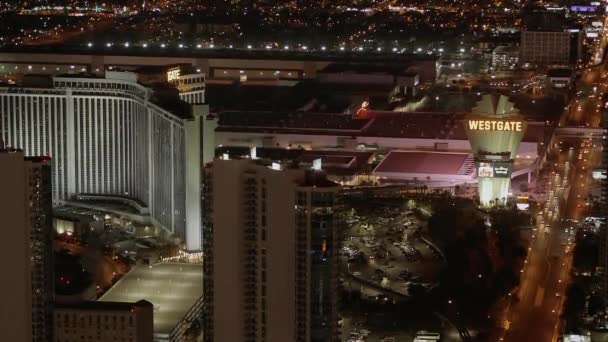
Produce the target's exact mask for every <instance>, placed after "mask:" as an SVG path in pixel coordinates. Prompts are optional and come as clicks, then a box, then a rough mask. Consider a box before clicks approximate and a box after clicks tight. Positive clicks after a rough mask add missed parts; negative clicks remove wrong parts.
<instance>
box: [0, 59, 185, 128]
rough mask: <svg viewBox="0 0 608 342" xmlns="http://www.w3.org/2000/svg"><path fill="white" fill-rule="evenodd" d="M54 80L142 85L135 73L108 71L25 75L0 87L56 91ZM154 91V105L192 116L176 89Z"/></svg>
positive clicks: (161, 88) (180, 115)
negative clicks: (118, 82)
mask: <svg viewBox="0 0 608 342" xmlns="http://www.w3.org/2000/svg"><path fill="white" fill-rule="evenodd" d="M54 78H70V79H81V78H82V79H98V80H104V79H106V80H116V81H127V82H132V83H135V84H138V85H140V86H143V87H146V86H144V85H141V84H140V83H138V82H137V77H136V75H135V74H134V73H131V72H121V71H116V70H115V71H108V72H106V75H105V77H104V76H100V75H97V74H92V73H88V72H79V73H73V74H71V73H70V74H61V75H55V76H51V75H39V74H31V75H25V76H24V77H23V79H22V81H21V83H20V84H18V85H14V84H6V83H0V87H4V88H9V89H13V90H19V89H26V88H35V89H54V88H55V87H54V85H53V79H54ZM83 89H84V91H86V92H88V91H89V90H88V88H81V89H79V91H82V90H83ZM150 89H152V90H153V92H152V96H151V98H150V100H151V101H152V103H154V104H156V105H158V106H159V107H160V108H162V109H164V110H166V111H168V112H170V113H171V114H173V115H175V116H177V117H179V118H182V119H187V118H190V117H191V116H192V112H191V108H190V105H189V104H188V103H186V102H184V101H183V100H181V99H180V97H179V92H178V90H177V89H175V88H174V87H172V86H170V85H169V84H166V85H165V86H162V85H155V87H154V88H150ZM100 91H102V92H103V91H106V89H97V88H91V92H100Z"/></svg>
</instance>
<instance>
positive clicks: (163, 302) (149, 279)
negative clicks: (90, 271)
mask: <svg viewBox="0 0 608 342" xmlns="http://www.w3.org/2000/svg"><path fill="white" fill-rule="evenodd" d="M202 296H203V265H202V264H178V263H161V264H156V265H151V266H149V265H138V266H136V267H135V268H133V269H132V270H131V271H130V272H129V273H127V274H126V275H125V276H124V277H123V278H122V279H120V280H119V281H118V282H117V283H116V284H115V285H114V286H113V287H112V288H111V289H109V290H108V291H107V292H106V293H105V294H104V295H103V296H102V297H101V298H100V299H99V300H100V301H105V302H130V303H135V302H137V301H139V300H141V299H145V300H147V301H149V302H150V303H152V304H153V305H154V334H163V335H165V334H166V335H169V334H170V333H171V332H172V331H173V329H174V328H175V327H176V326H177V324H178V323H179V322H180V321H181V320H182V318H183V317H184V316H185V315H186V314H187V313H188V312H189V311H190V309H191V308H192V307H193V306H194V304H195V303H196V302H197V301H198V300H199V299H200V298H201V297H202Z"/></svg>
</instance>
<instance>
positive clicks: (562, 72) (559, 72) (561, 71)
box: [547, 68, 574, 77]
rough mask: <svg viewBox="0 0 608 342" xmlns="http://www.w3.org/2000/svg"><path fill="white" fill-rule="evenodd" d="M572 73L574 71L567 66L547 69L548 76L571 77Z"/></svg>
mask: <svg viewBox="0 0 608 342" xmlns="http://www.w3.org/2000/svg"><path fill="white" fill-rule="evenodd" d="M573 75H574V71H572V69H568V68H555V69H549V70H548V71H547V76H548V77H572V76H573Z"/></svg>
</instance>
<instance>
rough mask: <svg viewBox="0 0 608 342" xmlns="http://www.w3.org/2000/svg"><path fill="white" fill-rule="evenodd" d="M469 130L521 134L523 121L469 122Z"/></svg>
mask: <svg viewBox="0 0 608 342" xmlns="http://www.w3.org/2000/svg"><path fill="white" fill-rule="evenodd" d="M469 129H470V130H473V131H514V132H521V131H522V129H523V127H522V122H521V121H503V120H469Z"/></svg>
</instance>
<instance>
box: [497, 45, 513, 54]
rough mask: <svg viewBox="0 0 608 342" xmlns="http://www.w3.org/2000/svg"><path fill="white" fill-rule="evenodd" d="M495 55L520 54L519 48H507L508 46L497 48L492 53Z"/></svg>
mask: <svg viewBox="0 0 608 342" xmlns="http://www.w3.org/2000/svg"><path fill="white" fill-rule="evenodd" d="M492 52H493V53H519V47H518V46H507V45H500V46H497V47H496V48H495V49H494V51H492Z"/></svg>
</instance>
